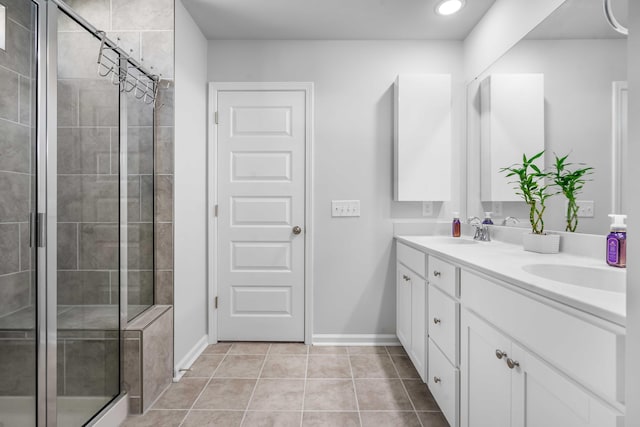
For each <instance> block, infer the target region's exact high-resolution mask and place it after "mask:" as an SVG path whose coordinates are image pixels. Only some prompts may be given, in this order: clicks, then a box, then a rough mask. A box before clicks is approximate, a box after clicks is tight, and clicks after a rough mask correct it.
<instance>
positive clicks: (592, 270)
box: [522, 264, 627, 293]
mask: <svg viewBox="0 0 640 427" xmlns="http://www.w3.org/2000/svg"><path fill="white" fill-rule="evenodd" d="M522 269H523V270H524V271H526V272H527V273H531V274H533V275H536V276H538V277H542V278H544V279H549V280H555V281H556V282H562V283H567V284H569V285H574V286H582V287H586V288H592V289H599V290H602V291H608V292H618V293H624V292H625V291H626V289H627V283H626V280H627V276H626V274H625V272H624V270H622V269H616V268H615V267H610V268H607V267H584V266H579V265H561V264H529V265H525V266H523V267H522Z"/></svg>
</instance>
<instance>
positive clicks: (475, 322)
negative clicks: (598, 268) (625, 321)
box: [460, 271, 624, 427]
mask: <svg viewBox="0 0 640 427" xmlns="http://www.w3.org/2000/svg"><path fill="white" fill-rule="evenodd" d="M460 284H461V295H462V305H463V309H462V313H461V402H462V405H461V425H462V426H463V427H476V426H477V427H481V426H492V427H510V426H514V427H515V426H527V427H547V426H572V427H573V426H575V427H596V426H598V427H619V426H620V425H621V423H622V419H623V415H622V413H621V411H620V410H619V409H617V408H616V407H615V406H618V407H620V406H621V402H622V398H623V396H622V394H621V393H622V389H623V383H624V380H623V357H624V351H623V348H624V345H623V340H624V334H623V333H622V331H620V330H616V329H617V328H616V327H615V326H614V325H611V328H609V327H607V326H606V325H601V324H599V323H601V321H599V320H597V319H595V317H594V318H593V319H589V318H588V317H589V316H588V315H585V314H578V313H571V312H565V311H564V310H563V309H560V308H557V307H555V306H552V305H548V304H546V303H545V302H544V301H541V300H538V299H537V298H534V297H532V296H529V295H524V294H522V293H520V292H517V291H515V290H512V289H509V288H508V286H509V285H507V286H504V284H500V283H499V282H498V281H496V282H493V281H492V280H489V279H487V278H484V277H481V276H479V275H475V274H473V273H469V272H466V271H463V272H462V274H461V280H460ZM567 310H568V308H567ZM579 316H583V317H584V318H581V317H579ZM590 320H593V322H591V321H590ZM598 396H600V397H598Z"/></svg>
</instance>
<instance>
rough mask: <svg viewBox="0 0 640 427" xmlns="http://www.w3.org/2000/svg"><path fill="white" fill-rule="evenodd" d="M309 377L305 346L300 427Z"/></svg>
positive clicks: (302, 421) (302, 420)
mask: <svg viewBox="0 0 640 427" xmlns="http://www.w3.org/2000/svg"><path fill="white" fill-rule="evenodd" d="M308 379H309V349H308V348H307V361H306V363H305V366H304V388H303V389H302V412H301V413H300V427H302V424H303V423H304V402H305V399H306V398H307V381H308Z"/></svg>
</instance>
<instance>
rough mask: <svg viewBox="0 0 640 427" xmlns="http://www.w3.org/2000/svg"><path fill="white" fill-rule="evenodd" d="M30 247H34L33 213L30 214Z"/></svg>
mask: <svg viewBox="0 0 640 427" xmlns="http://www.w3.org/2000/svg"><path fill="white" fill-rule="evenodd" d="M29 247H30V248H32V247H33V212H29Z"/></svg>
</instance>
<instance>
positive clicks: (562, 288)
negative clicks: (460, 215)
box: [396, 235, 626, 326]
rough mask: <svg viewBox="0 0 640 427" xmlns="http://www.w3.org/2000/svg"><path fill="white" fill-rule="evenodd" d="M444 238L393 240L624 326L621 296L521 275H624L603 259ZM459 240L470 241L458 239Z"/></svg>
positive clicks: (623, 271)
mask: <svg viewBox="0 0 640 427" xmlns="http://www.w3.org/2000/svg"><path fill="white" fill-rule="evenodd" d="M444 237H445V236H407V235H397V236H396V239H398V241H400V242H402V243H405V244H407V245H409V246H412V247H414V248H416V249H419V250H421V251H425V252H428V253H430V254H432V255H435V256H437V257H439V258H442V259H444V260H446V261H449V262H451V263H453V264H456V265H459V266H460V267H463V268H464V267H467V268H469V269H472V270H475V271H478V272H481V273H484V274H486V275H488V276H491V277H494V278H496V279H498V280H502V281H505V282H509V283H511V284H513V285H515V286H518V287H520V288H523V289H526V290H528V291H531V292H533V293H536V294H538V295H541V296H544V297H547V298H550V299H552V300H554V301H557V302H559V303H562V304H565V305H568V306H571V307H573V308H576V309H578V310H582V311H585V312H587V313H590V314H593V315H595V316H598V317H600V318H602V319H605V320H608V321H611V322H613V323H616V324H618V325H621V326H625V323H626V293H625V292H612V291H606V290H601V289H594V288H590V287H585V286H579V285H572V284H569V283H564V282H559V281H555V280H550V279H545V278H541V277H540V276H538V275H534V274H532V273H529V272H527V271H525V270H524V268H523V267H525V266H527V265H531V264H551V265H571V266H578V267H589V268H595V269H606V270H607V272H609V271H610V272H611V274H617V275H623V276H624V275H626V270H625V269H617V268H615V267H609V266H608V265H607V264H606V262H605V261H604V259H603V260H597V259H594V258H588V257H581V256H575V255H570V254H564V253H559V254H553V255H547V254H537V253H533V252H526V251H524V250H523V249H522V247H521V246H518V245H513V244H508V243H503V242H499V241H492V242H477V243H476V244H451V243H447V242H446V239H445V238H444ZM462 239H470V238H468V237H466V238H465V237H462ZM603 258H604V257H603Z"/></svg>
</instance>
